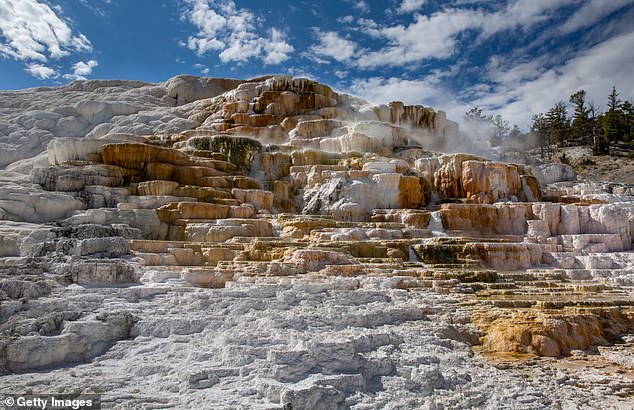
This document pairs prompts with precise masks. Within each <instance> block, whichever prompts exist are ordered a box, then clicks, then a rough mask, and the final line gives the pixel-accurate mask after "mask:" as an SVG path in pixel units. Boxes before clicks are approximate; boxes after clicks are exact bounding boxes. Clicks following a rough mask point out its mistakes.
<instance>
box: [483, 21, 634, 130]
mask: <svg viewBox="0 0 634 410" xmlns="http://www.w3.org/2000/svg"><path fill="white" fill-rule="evenodd" d="M632 44H634V32H630V33H625V34H621V35H619V36H616V37H613V38H611V39H609V40H606V41H604V42H602V43H600V44H598V45H596V46H594V47H592V48H590V49H588V50H586V51H584V52H582V53H580V54H579V55H577V56H576V57H574V58H572V59H570V60H569V61H568V62H567V63H566V64H563V65H560V66H557V67H553V68H552V69H549V70H546V71H542V72H539V71H537V75H533V74H531V67H530V63H521V64H519V65H517V66H514V67H512V68H510V69H507V70H502V71H499V72H497V71H496V70H495V69H493V70H492V72H490V73H489V78H492V79H497V80H496V82H495V83H494V85H493V87H492V89H491V90H490V92H487V93H485V94H484V95H482V96H481V97H479V98H477V99H475V100H473V101H472V104H474V105H479V106H481V107H482V108H484V109H485V110H488V111H495V112H498V113H500V114H501V115H502V116H503V117H505V118H506V119H507V120H508V121H510V122H511V123H517V124H518V125H520V126H523V127H526V126H527V125H528V122H529V121H530V116H531V114H536V113H539V112H545V111H547V110H548V109H549V108H550V107H552V105H553V104H555V103H556V102H558V101H564V102H566V101H568V97H569V96H570V94H572V93H574V92H575V91H577V90H579V89H584V90H586V92H587V95H588V97H587V99H588V101H592V100H594V101H595V102H596V103H597V104H598V105H603V108H604V109H605V101H606V99H607V94H608V93H609V92H610V90H611V89H612V85H615V86H616V87H617V89H618V90H619V92H620V93H621V96H622V97H623V98H632V96H634V84H633V83H632V81H631V66H632V61H634V48H632V46H631V45H632Z"/></svg>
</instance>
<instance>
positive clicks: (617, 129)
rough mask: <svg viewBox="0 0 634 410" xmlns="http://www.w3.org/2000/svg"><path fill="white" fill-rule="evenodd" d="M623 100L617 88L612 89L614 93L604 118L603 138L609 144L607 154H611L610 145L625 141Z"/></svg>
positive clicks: (611, 94)
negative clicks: (620, 98)
mask: <svg viewBox="0 0 634 410" xmlns="http://www.w3.org/2000/svg"><path fill="white" fill-rule="evenodd" d="M620 106H621V100H619V94H618V93H617V92H616V87H612V92H611V93H610V95H609V96H608V112H606V113H605V115H604V116H603V121H602V125H603V136H604V138H605V140H606V141H605V143H606V144H607V149H606V152H608V153H609V152H610V143H612V142H616V141H618V140H621V139H624V138H623V137H624V136H625V127H624V124H623V118H622V117H623V112H622V111H621V108H620Z"/></svg>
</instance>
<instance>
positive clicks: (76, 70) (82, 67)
mask: <svg viewBox="0 0 634 410" xmlns="http://www.w3.org/2000/svg"><path fill="white" fill-rule="evenodd" d="M98 65H99V63H97V61H95V60H89V61H88V62H85V63H84V62H83V61H79V62H77V63H75V64H73V66H72V67H71V68H72V69H73V72H72V73H71V74H64V78H65V79H67V80H85V79H86V76H87V75H90V74H92V70H93V69H94V68H95V67H97V66H98Z"/></svg>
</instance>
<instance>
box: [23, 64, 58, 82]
mask: <svg viewBox="0 0 634 410" xmlns="http://www.w3.org/2000/svg"><path fill="white" fill-rule="evenodd" d="M24 70H25V71H26V72H27V73H29V74H31V75H32V76H33V77H35V78H37V79H38V80H47V79H49V78H57V77H58V76H59V74H58V73H57V71H56V70H55V69H53V68H51V67H47V66H45V65H44V64H38V63H30V64H27V66H26V68H25V69H24Z"/></svg>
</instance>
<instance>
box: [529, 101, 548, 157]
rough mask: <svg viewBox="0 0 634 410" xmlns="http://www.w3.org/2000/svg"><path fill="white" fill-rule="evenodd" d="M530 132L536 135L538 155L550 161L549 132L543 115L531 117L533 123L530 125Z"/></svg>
mask: <svg viewBox="0 0 634 410" xmlns="http://www.w3.org/2000/svg"><path fill="white" fill-rule="evenodd" d="M531 132H532V133H534V134H536V135H537V138H538V140H539V155H540V156H541V157H542V158H544V156H545V155H547V156H548V158H549V159H550V157H551V150H550V145H551V141H550V132H549V130H548V121H547V120H546V117H545V116H544V114H543V113H541V112H540V113H539V114H535V115H533V123H532V124H531Z"/></svg>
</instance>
